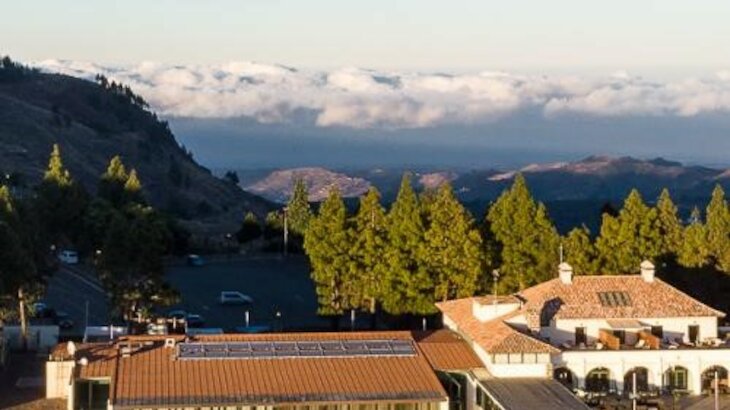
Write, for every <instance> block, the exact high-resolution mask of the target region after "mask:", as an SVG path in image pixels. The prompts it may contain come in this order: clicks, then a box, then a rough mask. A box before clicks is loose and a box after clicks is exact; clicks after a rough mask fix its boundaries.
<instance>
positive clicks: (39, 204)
mask: <svg viewBox="0 0 730 410" xmlns="http://www.w3.org/2000/svg"><path fill="white" fill-rule="evenodd" d="M88 202H89V198H88V195H87V193H86V192H85V191H84V189H83V188H82V187H81V185H79V184H77V183H76V182H75V181H74V180H73V178H72V177H71V174H70V173H69V171H68V170H67V169H66V168H65V167H64V165H63V160H62V158H61V150H60V148H59V146H58V145H57V144H54V145H53V150H52V152H51V156H50V159H49V160H48V168H47V170H46V172H45V175H44V177H43V180H42V181H41V183H40V185H38V187H37V188H36V197H35V200H34V204H33V207H34V210H35V212H36V216H37V218H38V220H39V224H40V225H41V226H42V228H43V236H44V238H43V240H42V241H43V242H45V245H47V246H50V245H51V244H55V245H62V244H68V243H72V242H75V241H78V240H79V238H80V236H81V235H82V228H81V226H82V221H83V215H84V212H85V210H86V207H87V205H88ZM44 247H45V246H44Z"/></svg>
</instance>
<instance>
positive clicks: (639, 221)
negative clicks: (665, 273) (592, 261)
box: [596, 189, 662, 274]
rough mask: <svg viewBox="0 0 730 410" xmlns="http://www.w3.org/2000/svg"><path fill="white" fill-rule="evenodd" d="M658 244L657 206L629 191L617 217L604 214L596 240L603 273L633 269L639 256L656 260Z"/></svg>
mask: <svg viewBox="0 0 730 410" xmlns="http://www.w3.org/2000/svg"><path fill="white" fill-rule="evenodd" d="M661 248H662V245H661V238H660V237H659V229H657V210H656V209H655V208H650V207H648V206H647V205H646V204H644V201H643V200H642V199H641V194H639V191H637V190H635V189H634V190H632V191H631V193H629V196H628V197H627V198H626V201H625V202H624V206H623V208H622V209H621V211H620V212H619V215H618V217H613V216H610V215H608V214H604V215H603V224H602V225H601V233H600V235H599V237H598V239H597V241H596V249H597V250H598V255H599V258H600V264H601V267H602V271H603V273H610V274H627V273H631V272H634V271H636V270H637V269H638V266H639V264H640V263H641V261H642V260H644V259H649V260H656V258H657V257H658V256H659V255H660V254H661V252H662V249H661Z"/></svg>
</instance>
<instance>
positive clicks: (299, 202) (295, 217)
mask: <svg viewBox="0 0 730 410" xmlns="http://www.w3.org/2000/svg"><path fill="white" fill-rule="evenodd" d="M308 198H309V194H308V193H307V186H306V184H305V183H304V180H302V179H301V178H298V179H297V180H296V181H295V182H294V192H293V193H292V196H291V199H289V203H288V204H287V219H288V224H289V226H288V228H289V232H290V233H292V234H294V235H299V236H303V235H304V233H305V232H306V230H307V225H308V224H309V220H310V219H311V218H312V210H311V208H310V206H309V199H308Z"/></svg>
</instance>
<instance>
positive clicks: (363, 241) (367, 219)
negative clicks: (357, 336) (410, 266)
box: [348, 186, 388, 313]
mask: <svg viewBox="0 0 730 410" xmlns="http://www.w3.org/2000/svg"><path fill="white" fill-rule="evenodd" d="M350 238H351V239H350V242H351V243H352V248H351V249H350V269H349V272H348V282H349V283H351V284H352V285H354V286H353V290H352V291H351V292H349V293H350V294H351V295H352V296H353V300H352V302H351V305H352V306H359V307H361V308H367V310H368V311H370V313H375V309H376V308H377V304H378V301H379V299H380V295H381V294H382V292H383V289H382V282H383V278H384V277H385V275H386V273H387V271H388V268H387V264H386V261H385V260H384V259H383V255H384V254H385V251H386V249H387V248H388V242H387V241H388V231H387V221H386V215H385V209H383V207H382V206H381V205H380V193H379V192H378V189H377V188H375V187H374V186H372V187H370V189H368V192H367V193H366V194H365V195H364V196H363V197H361V198H360V208H359V209H358V211H357V215H356V216H355V217H354V218H353V222H352V224H351V227H350Z"/></svg>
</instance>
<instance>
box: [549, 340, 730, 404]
mask: <svg viewBox="0 0 730 410" xmlns="http://www.w3.org/2000/svg"><path fill="white" fill-rule="evenodd" d="M715 365H719V366H723V367H725V368H726V369H728V370H730V349H697V348H688V349H671V350H670V349H663V350H600V351H596V350H574V351H565V352H563V353H562V354H561V355H556V356H554V357H553V368H558V367H567V368H568V369H570V370H571V371H572V372H573V380H574V383H576V382H577V385H578V386H579V387H583V386H585V376H586V375H587V374H588V372H590V371H591V370H592V369H594V368H598V367H605V368H607V369H609V370H610V372H611V378H612V380H613V381H614V382H615V384H616V388H617V389H618V390H622V389H623V379H624V375H625V374H626V373H627V372H628V371H629V370H631V369H632V368H634V367H646V368H647V369H648V370H649V385H651V386H656V387H659V388H660V387H662V380H663V378H662V376H663V374H664V372H665V371H667V370H668V369H670V368H672V367H673V366H682V367H685V368H687V369H688V371H689V375H688V377H689V382H688V388H689V390H690V391H691V392H693V393H695V394H699V393H700V392H701V374H702V372H703V371H705V370H707V369H708V368H710V367H712V366H715Z"/></svg>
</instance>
